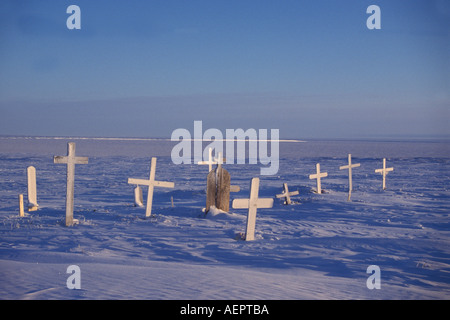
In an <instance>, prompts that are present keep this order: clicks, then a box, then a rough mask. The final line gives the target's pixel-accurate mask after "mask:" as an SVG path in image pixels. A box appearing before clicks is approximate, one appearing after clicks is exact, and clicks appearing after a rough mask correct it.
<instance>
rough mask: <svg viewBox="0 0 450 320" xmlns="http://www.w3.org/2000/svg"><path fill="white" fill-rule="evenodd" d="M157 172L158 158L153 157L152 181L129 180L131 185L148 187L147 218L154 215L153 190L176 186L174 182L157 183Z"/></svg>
mask: <svg viewBox="0 0 450 320" xmlns="http://www.w3.org/2000/svg"><path fill="white" fill-rule="evenodd" d="M155 172H156V158H155V157H153V158H152V164H151V167H150V179H149V180H145V179H134V178H128V183H129V184H137V185H144V186H148V194H147V207H146V209H145V216H146V217H150V215H151V214H152V202H153V189H154V188H155V187H162V188H173V187H174V186H175V184H174V183H173V182H166V181H156V180H155Z"/></svg>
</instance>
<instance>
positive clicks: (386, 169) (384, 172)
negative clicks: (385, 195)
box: [375, 158, 394, 190]
mask: <svg viewBox="0 0 450 320" xmlns="http://www.w3.org/2000/svg"><path fill="white" fill-rule="evenodd" d="M391 171H394V168H393V167H391V168H386V158H383V168H382V169H375V172H376V173H381V174H382V175H383V190H386V175H387V174H388V172H391Z"/></svg>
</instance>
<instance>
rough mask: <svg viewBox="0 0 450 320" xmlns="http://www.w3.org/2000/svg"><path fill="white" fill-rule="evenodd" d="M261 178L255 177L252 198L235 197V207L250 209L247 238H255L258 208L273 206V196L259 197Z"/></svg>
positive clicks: (251, 186)
mask: <svg viewBox="0 0 450 320" xmlns="http://www.w3.org/2000/svg"><path fill="white" fill-rule="evenodd" d="M258 194H259V178H253V179H252V182H251V185H250V199H234V200H233V204H232V206H233V208H234V209H248V214H247V226H246V230H245V240H246V241H251V240H255V224H256V210H257V209H258V208H272V207H273V199H272V198H258Z"/></svg>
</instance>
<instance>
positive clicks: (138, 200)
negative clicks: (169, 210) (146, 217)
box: [134, 185, 144, 207]
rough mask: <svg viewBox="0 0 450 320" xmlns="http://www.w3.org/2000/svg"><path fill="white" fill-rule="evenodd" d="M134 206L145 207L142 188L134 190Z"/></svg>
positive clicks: (137, 187)
mask: <svg viewBox="0 0 450 320" xmlns="http://www.w3.org/2000/svg"><path fill="white" fill-rule="evenodd" d="M134 205H135V206H137V207H143V206H144V198H143V197H142V188H141V187H139V185H137V186H136V188H134Z"/></svg>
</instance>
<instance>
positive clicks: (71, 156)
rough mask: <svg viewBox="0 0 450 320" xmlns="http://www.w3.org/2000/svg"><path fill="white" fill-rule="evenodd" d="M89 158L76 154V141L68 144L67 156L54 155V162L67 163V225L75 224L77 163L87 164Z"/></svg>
mask: <svg viewBox="0 0 450 320" xmlns="http://www.w3.org/2000/svg"><path fill="white" fill-rule="evenodd" d="M88 160H89V158H87V157H76V156H75V142H69V143H68V144H67V156H55V157H53V162H54V163H63V164H67V189H66V226H67V227H68V226H72V225H73V224H74V221H76V220H74V219H73V197H74V182H75V165H76V164H87V163H88Z"/></svg>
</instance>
